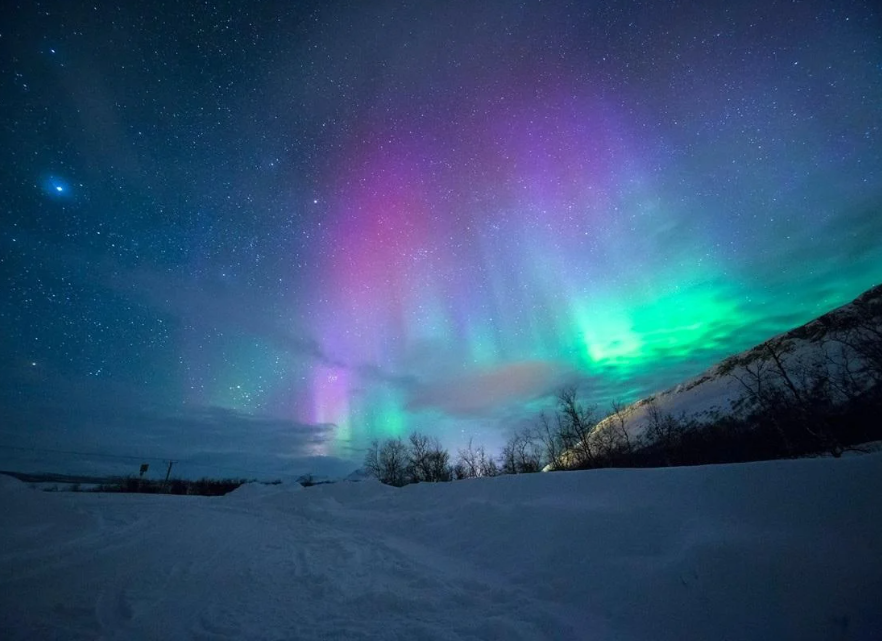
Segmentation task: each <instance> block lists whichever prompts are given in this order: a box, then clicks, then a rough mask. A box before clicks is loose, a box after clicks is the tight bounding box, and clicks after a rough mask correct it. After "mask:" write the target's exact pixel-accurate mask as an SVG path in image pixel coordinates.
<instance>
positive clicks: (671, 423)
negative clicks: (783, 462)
mask: <svg viewBox="0 0 890 643" xmlns="http://www.w3.org/2000/svg"><path fill="white" fill-rule="evenodd" d="M880 383H881V286H880V285H878V286H876V287H874V288H872V289H870V290H868V291H866V292H865V293H863V294H862V295H860V296H859V297H857V298H856V299H855V300H853V301H852V302H850V303H849V304H846V305H844V306H841V307H840V308H837V309H835V310H832V311H831V312H828V313H826V314H824V315H822V316H821V317H819V318H817V319H814V320H813V321H811V322H808V323H807V324H804V325H802V326H799V327H798V328H795V329H793V330H790V331H788V332H786V333H782V334H780V335H777V336H775V337H773V338H771V339H769V340H767V341H765V342H763V343H762V344H759V345H757V346H755V347H753V348H751V349H749V350H747V351H744V352H741V353H738V354H736V355H733V356H731V357H729V358H727V359H724V360H723V361H721V362H720V363H718V364H716V365H714V366H712V367H711V368H709V369H708V370H706V371H704V372H703V373H701V374H699V375H698V376H696V377H693V378H690V379H689V380H686V381H685V382H682V383H680V384H678V385H677V386H675V387H673V388H671V389H669V390H666V391H662V392H660V393H658V394H656V395H652V396H650V397H647V398H645V399H642V400H639V401H637V402H635V403H633V404H631V405H629V406H627V407H625V408H624V409H623V410H622V411H621V412H620V414H618V415H616V414H612V415H609V416H608V417H606V418H605V419H603V420H602V421H600V422H598V423H597V424H596V426H595V428H594V429H593V430H592V431H590V433H589V437H588V439H589V441H591V442H593V443H595V444H598V445H603V444H606V445H608V444H612V443H614V438H615V435H612V434H615V433H616V431H617V429H616V427H620V432H621V437H624V436H626V437H625V438H624V439H625V441H626V442H631V443H632V444H633V446H634V447H635V448H637V449H639V448H643V447H645V446H646V444H647V443H651V442H652V441H653V440H657V439H659V431H658V430H656V431H655V435H653V431H652V425H653V424H658V423H662V424H664V423H665V421H666V419H667V424H666V425H665V426H666V427H667V428H666V430H668V431H673V432H674V433H675V434H678V433H680V432H682V431H683V430H686V429H695V430H698V431H700V432H704V431H705V430H706V429H707V427H708V426H711V425H718V426H719V427H726V426H728V425H730V424H732V425H733V426H732V430H733V431H735V432H736V433H738V432H739V424H740V423H745V422H748V421H752V420H756V421H752V425H753V424H756V423H758V422H759V423H760V424H763V425H766V424H769V425H771V426H772V427H773V428H774V429H775V430H774V431H773V430H772V429H770V428H769V427H766V429H765V431H767V432H771V433H774V434H777V435H778V436H779V438H781V439H782V440H784V441H785V443H786V444H785V448H786V449H787V450H788V451H789V454H791V453H793V452H794V451H795V449H796V450H797V452H798V454H800V453H802V451H801V449H802V446H799V445H793V446H794V449H792V447H791V446H789V445H788V442H789V440H790V441H797V442H801V440H800V439H798V438H796V437H794V436H792V437H789V435H785V433H789V434H790V433H794V432H796V431H797V429H798V428H801V430H802V431H804V432H805V434H806V435H812V438H813V439H812V440H809V439H807V440H803V441H809V444H808V445H807V447H808V448H809V447H812V445H814V444H822V445H823V446H824V447H825V449H826V450H832V449H835V448H836V447H838V446H839V445H840V444H841V443H847V442H849V440H852V439H854V438H857V437H858V436H857V435H852V434H851V435H849V436H846V435H844V434H842V433H838V431H843V428H842V427H841V428H838V427H839V425H840V424H842V423H843V422H842V420H844V419H845V418H846V419H848V420H850V422H851V423H852V424H857V425H861V424H862V423H863V422H871V421H872V419H874V420H875V421H876V422H877V424H876V426H875V427H874V431H873V432H870V431H869V429H868V427H865V429H862V427H861V426H860V427H859V428H857V427H851V431H853V430H857V431H860V432H861V433H862V434H863V435H862V436H861V437H862V438H863V439H880V422H879V416H880ZM875 406H876V410H877V417H874V418H873V416H874V415H875V413H874V411H875ZM866 407H867V409H866ZM863 409H866V410H865V411H863ZM863 414H864V415H863ZM832 423H833V424H832ZM829 424H831V426H829ZM835 425H838V426H835ZM655 428H656V429H659V430H660V429H664V427H659V426H656V427H655ZM875 432H876V435H874V434H873V433H875ZM661 433H664V431H663V430H662V431H661ZM605 434H609V435H608V438H609V439H604V435H605ZM806 435H805V437H806ZM661 437H664V436H661ZM676 437H677V436H676V435H673V436H668V438H670V439H672V440H673V439H675V438H676ZM848 438H849V439H848ZM706 439H707V436H702V440H706ZM578 444H581V443H580V442H579V443H578ZM804 450H805V449H804ZM563 457H566V458H571V457H572V455H571V450H570V452H567V453H566V455H564V456H563ZM619 460H620V459H619Z"/></svg>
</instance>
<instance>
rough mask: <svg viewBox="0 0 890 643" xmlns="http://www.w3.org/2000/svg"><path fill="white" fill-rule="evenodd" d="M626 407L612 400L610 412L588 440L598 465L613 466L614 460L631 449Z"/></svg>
mask: <svg viewBox="0 0 890 643" xmlns="http://www.w3.org/2000/svg"><path fill="white" fill-rule="evenodd" d="M626 416H627V409H626V408H625V407H624V406H623V405H622V404H619V403H618V402H616V401H614V400H613V401H612V413H611V415H609V416H608V417H607V418H606V419H605V420H603V421H602V422H600V423H599V425H597V427H596V429H595V430H594V431H593V432H592V433H591V434H590V438H589V442H590V445H591V448H592V450H593V454H594V458H595V463H596V464H597V465H598V466H606V467H608V466H614V465H615V463H616V461H617V460H618V459H619V458H620V457H621V456H624V455H626V454H628V453H630V451H631V442H630V434H629V433H628V428H627V417H626Z"/></svg>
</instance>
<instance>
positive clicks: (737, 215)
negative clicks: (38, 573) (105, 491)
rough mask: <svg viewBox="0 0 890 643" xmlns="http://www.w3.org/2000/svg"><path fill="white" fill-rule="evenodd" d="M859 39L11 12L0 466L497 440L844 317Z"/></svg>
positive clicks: (475, 12)
mask: <svg viewBox="0 0 890 643" xmlns="http://www.w3.org/2000/svg"><path fill="white" fill-rule="evenodd" d="M880 39H881V25H880V4H879V3H878V2H856V1H849V2H837V1H835V0H813V1H807V2H792V1H790V0H789V1H783V0H776V1H774V2H766V1H752V2H741V1H739V2H703V1H702V0H680V1H677V2H668V1H652V2H632V1H627V0H614V1H602V2H595V1H593V0H587V1H582V0H579V1H576V2H571V1H560V0H547V1H543V2H520V1H505V0H496V1H491V2H486V1H480V0H472V1H454V2H444V1H439V0H436V1H418V2H319V3H309V2H263V3H251V2H213V1H212V0H209V1H207V2H188V1H182V0H180V1H177V2H168V1H166V0H163V1H152V2H141V1H140V2H136V1H127V2H104V1H99V2H68V1H67V0H65V1H61V0H60V1H54V2H43V1H41V2H37V1H31V0H28V1H22V2H17V3H6V4H5V5H4V10H3V19H2V22H0V52H2V58H0V96H2V103H0V105H2V109H0V148H2V150H3V159H4V160H3V164H2V167H0V195H2V200H0V223H2V225H0V408H2V416H3V417H2V420H0V456H2V457H0V468H19V469H23V468H24V469H37V470H46V469H50V470H63V471H75V470H77V471H78V472H94V471H98V470H100V469H103V470H104V469H108V468H115V469H116V470H129V469H131V468H136V467H138V462H139V461H145V462H152V463H153V464H152V472H154V473H159V471H158V468H160V467H161V466H162V464H160V462H161V460H162V459H163V458H173V459H178V460H180V461H181V464H180V465H178V466H180V467H181V469H180V470H179V471H180V472H184V473H186V474H191V475H219V474H222V473H224V474H231V475H241V474H243V475H245V476H249V477H252V476H258V477H270V476H273V475H278V474H282V475H285V474H290V473H294V474H301V473H304V472H306V471H309V470H312V471H313V472H315V473H322V474H324V473H331V474H339V473H346V472H348V471H350V470H351V469H354V468H355V467H356V466H357V465H358V462H359V461H360V460H361V457H362V454H363V452H364V449H365V447H366V446H367V444H368V442H369V441H370V440H371V439H373V438H386V437H390V436H398V435H401V436H405V435H407V434H408V433H410V432H411V431H412V430H420V431H423V432H426V433H429V434H432V435H435V436H438V437H440V438H441V439H442V442H443V443H444V444H445V445H446V446H448V447H450V448H452V449H455V448H456V447H458V446H459V445H463V444H466V442H467V440H468V439H469V438H470V437H474V439H475V443H477V444H478V443H482V444H485V445H487V446H489V448H491V449H494V450H496V449H497V448H498V447H499V446H500V444H501V443H502V441H503V439H504V436H505V435H506V434H507V433H508V432H509V431H510V430H512V429H513V428H516V427H521V426H523V425H524V424H525V423H526V422H528V421H529V418H530V417H534V416H535V414H536V413H537V412H538V410H539V409H540V408H542V407H544V408H546V407H548V406H549V405H551V404H552V398H551V397H550V396H551V395H552V394H553V393H554V391H555V390H557V389H558V388H559V387H560V386H561V385H564V384H566V383H574V384H577V385H578V386H579V387H580V390H581V392H582V394H583V397H584V399H585V400H587V401H590V402H598V403H600V405H601V406H602V407H605V406H606V405H607V404H608V402H609V401H610V400H612V399H617V400H622V401H626V402H631V401H634V400H635V399H637V398H639V397H642V396H644V395H647V394H650V393H652V392H655V391H657V390H660V389H662V388H665V387H668V386H671V385H673V384H676V383H678V382H679V381H681V380H683V379H685V378H687V377H690V376H692V375H694V374H696V373H698V372H700V371H701V370H704V369H705V368H707V367H708V366H710V365H711V364H713V363H714V362H715V361H717V360H719V359H721V358H723V357H725V356H727V355H730V354H732V353H734V352H737V351H739V350H741V349H745V348H747V347H750V346H751V345H753V344H756V343H757V342H759V341H762V340H764V339H766V338H767V337H769V336H771V335H773V334H775V333H777V332H781V331H784V330H787V329H789V328H791V327H793V326H796V325H798V324H800V323H802V322H805V321H807V320H809V319H811V318H813V317H815V316H817V315H819V314H821V313H823V312H826V311H827V310H829V309H831V308H833V307H835V306H837V305H840V304H843V303H846V302H847V301H848V300H850V299H852V298H853V297H855V296H856V295H858V294H859V293H860V292H862V291H863V290H865V289H866V288H868V287H870V286H872V285H874V284H876V283H879V282H880V280H881V142H880V139H881V136H880V135H881V130H880V117H881V95H880V89H881V58H880V56H881V42H880ZM59 451H61V452H74V453H58V452H59ZM75 454H76V455H75ZM86 454H90V455H86ZM112 455H113V456H115V457H110V456H112ZM124 456H126V457H124ZM134 463H136V464H134Z"/></svg>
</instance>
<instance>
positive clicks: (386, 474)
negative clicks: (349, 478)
mask: <svg viewBox="0 0 890 643" xmlns="http://www.w3.org/2000/svg"><path fill="white" fill-rule="evenodd" d="M365 470H366V471H367V472H368V473H369V474H370V475H372V476H374V477H375V478H377V479H378V480H380V482H382V483H383V484H388V485H392V486H394V487H401V486H403V485H406V484H408V482H409V479H410V478H409V458H408V448H407V447H406V446H405V444H404V443H403V442H402V440H401V438H396V439H390V440H386V441H385V442H383V444H380V443H379V442H378V441H377V440H374V441H373V442H372V443H371V446H370V448H368V451H367V452H366V453H365Z"/></svg>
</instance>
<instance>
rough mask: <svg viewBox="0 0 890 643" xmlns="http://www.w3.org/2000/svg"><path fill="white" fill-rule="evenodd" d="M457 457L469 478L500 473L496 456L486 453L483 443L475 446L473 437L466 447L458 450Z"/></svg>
mask: <svg viewBox="0 0 890 643" xmlns="http://www.w3.org/2000/svg"><path fill="white" fill-rule="evenodd" d="M457 459H458V462H459V463H460V465H461V468H462V470H463V472H464V473H465V477H467V478H483V477H488V476H496V475H497V474H498V465H497V463H496V462H495V461H494V458H492V457H491V456H489V455H487V454H486V453H485V447H483V446H481V445H480V446H477V447H474V446H473V438H470V443H469V445H467V448H466V449H460V450H458V452H457Z"/></svg>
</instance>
